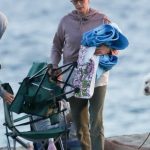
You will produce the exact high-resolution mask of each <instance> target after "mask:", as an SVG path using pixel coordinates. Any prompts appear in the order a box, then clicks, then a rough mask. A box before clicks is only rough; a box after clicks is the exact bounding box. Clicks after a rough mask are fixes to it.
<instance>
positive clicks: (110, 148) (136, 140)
mask: <svg viewBox="0 0 150 150" xmlns="http://www.w3.org/2000/svg"><path fill="white" fill-rule="evenodd" d="M148 135H149V133H144V134H132V135H122V136H114V137H109V138H106V140H105V150H150V136H149V138H148V139H147V140H146V142H145V143H144V145H143V146H142V147H141V148H140V149H139V147H140V146H141V145H142V144H143V142H144V141H145V139H146V138H147V137H148ZM0 150H7V148H5V147H4V148H0ZM16 150H25V149H24V148H22V147H18V148H17V149H16Z"/></svg>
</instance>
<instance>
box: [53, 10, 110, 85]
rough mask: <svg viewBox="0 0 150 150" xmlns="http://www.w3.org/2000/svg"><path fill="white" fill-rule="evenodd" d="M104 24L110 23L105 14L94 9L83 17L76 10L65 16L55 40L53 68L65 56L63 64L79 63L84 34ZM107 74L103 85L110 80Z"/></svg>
mask: <svg viewBox="0 0 150 150" xmlns="http://www.w3.org/2000/svg"><path fill="white" fill-rule="evenodd" d="M104 23H110V21H109V20H108V19H107V17H106V16H105V15H104V14H102V13H100V12H98V11H96V10H94V9H92V8H90V10H89V13H88V14H87V15H86V16H81V15H80V14H79V13H78V12H77V11H76V10H74V11H72V12H71V13H69V14H68V15H66V16H64V17H63V18H62V19H61V21H60V23H59V26H58V29H57V32H56V33H55V36H54V39H53V46H52V49H51V56H50V60H51V63H52V64H53V66H54V67H58V64H59V62H60V60H61V56H63V64H68V63H71V62H74V61H77V59H78V53H79V49H80V45H81V39H82V34H83V33H84V32H86V31H89V30H91V29H93V28H95V27H97V26H99V25H101V24H104ZM106 74H107V75H106V76H107V77H104V78H105V79H103V77H102V80H104V84H102V85H105V84H106V82H105V81H107V79H108V73H107V72H106ZM104 76H105V75H104ZM99 85H100V84H99Z"/></svg>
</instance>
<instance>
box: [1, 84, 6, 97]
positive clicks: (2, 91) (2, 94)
mask: <svg viewBox="0 0 150 150" xmlns="http://www.w3.org/2000/svg"><path fill="white" fill-rule="evenodd" d="M5 92H6V91H5V90H4V89H3V87H2V86H1V85H0V96H1V97H2V98H4V94H5Z"/></svg>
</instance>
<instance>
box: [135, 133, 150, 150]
mask: <svg viewBox="0 0 150 150" xmlns="http://www.w3.org/2000/svg"><path fill="white" fill-rule="evenodd" d="M149 137H150V132H149V133H148V136H147V137H146V138H145V140H144V141H143V143H142V144H141V145H140V146H139V147H138V150H140V149H141V148H142V147H143V145H144V144H145V142H146V141H147V140H148V138H149Z"/></svg>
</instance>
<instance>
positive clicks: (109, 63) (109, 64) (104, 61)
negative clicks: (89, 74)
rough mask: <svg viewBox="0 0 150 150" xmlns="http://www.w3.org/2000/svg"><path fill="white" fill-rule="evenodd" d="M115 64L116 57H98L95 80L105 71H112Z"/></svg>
mask: <svg viewBox="0 0 150 150" xmlns="http://www.w3.org/2000/svg"><path fill="white" fill-rule="evenodd" d="M117 62H118V57H117V56H115V55H106V54H105V55H100V56H99V67H98V69H97V72H96V78H99V77H100V76H101V75H102V74H103V73H104V72H105V71H108V70H110V69H112V68H113V67H114V66H115V65H116V64H117Z"/></svg>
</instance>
